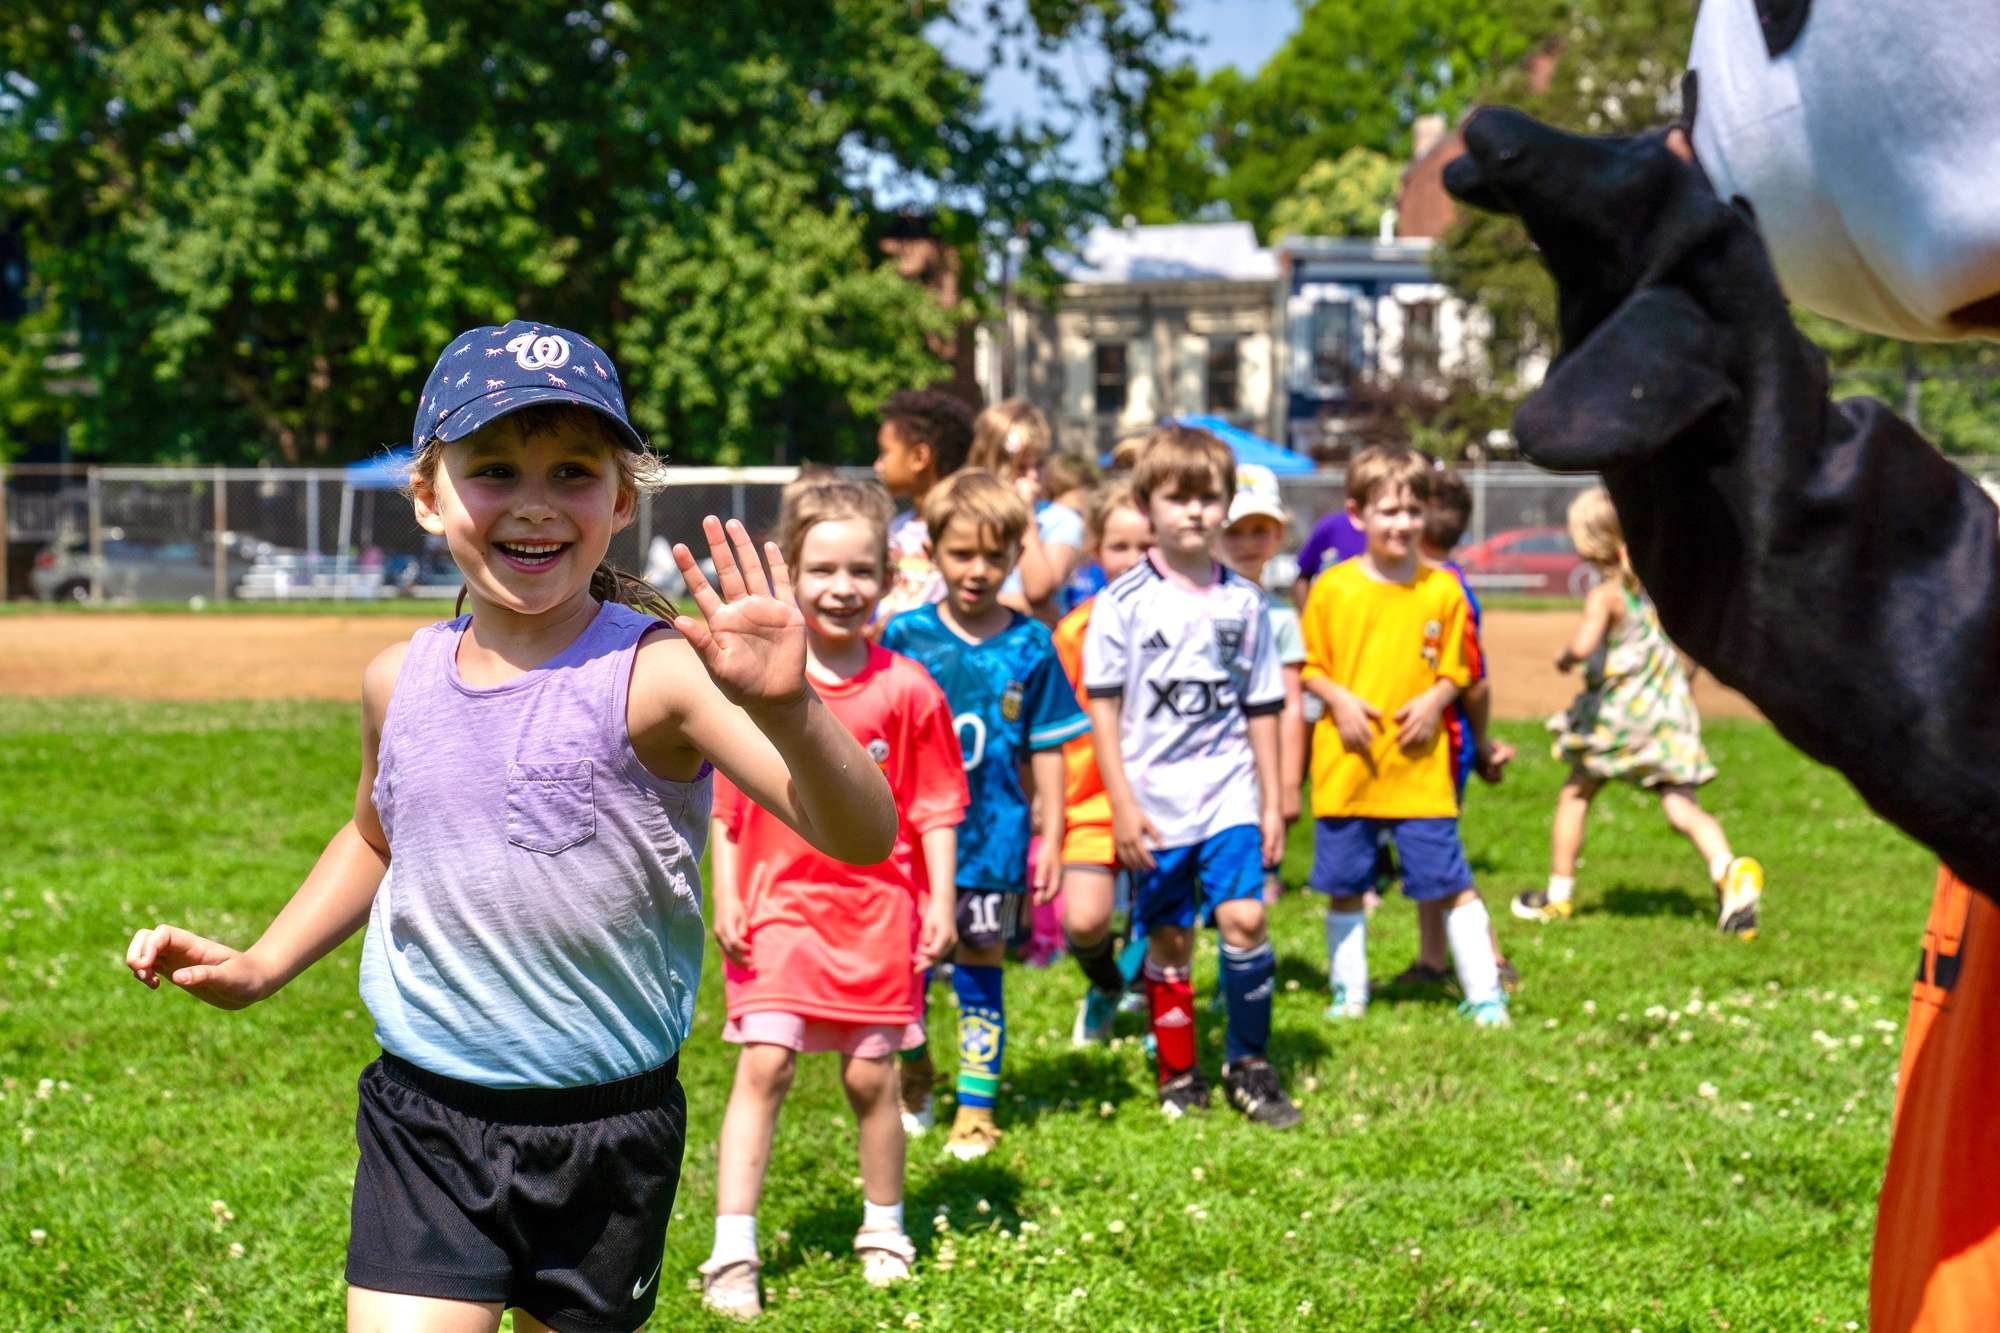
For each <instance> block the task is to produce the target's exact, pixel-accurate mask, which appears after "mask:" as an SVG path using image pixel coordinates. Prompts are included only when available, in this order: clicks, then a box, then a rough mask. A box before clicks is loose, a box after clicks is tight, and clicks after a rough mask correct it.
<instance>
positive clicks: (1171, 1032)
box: [1083, 426, 1300, 1128]
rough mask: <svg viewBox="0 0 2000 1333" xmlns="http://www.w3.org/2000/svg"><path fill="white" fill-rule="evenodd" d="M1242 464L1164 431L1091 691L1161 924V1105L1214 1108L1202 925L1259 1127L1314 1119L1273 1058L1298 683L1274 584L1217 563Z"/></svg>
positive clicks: (1143, 882)
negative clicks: (1207, 1071)
mask: <svg viewBox="0 0 2000 1333" xmlns="http://www.w3.org/2000/svg"><path fill="white" fill-rule="evenodd" d="M1235 489H1236V460H1235V458H1234V456H1233V455H1231V453H1230V452H1229V449H1228V446H1226V445H1224V444H1223V443H1222V442H1221V441H1220V440H1218V439H1216V438H1215V437H1214V436H1213V435H1211V434H1209V433H1208V432H1207V431H1204V430H1196V429H1191V428H1189V427H1185V426H1163V427H1161V428H1160V429H1159V430H1156V431H1155V432H1154V433H1153V436H1152V438H1151V439H1150V440H1149V441H1148V442H1147V444H1146V447H1145V449H1144V451H1143V452H1142V453H1141V454H1140V457H1139V464H1138V466H1137V468H1136V469H1134V471H1133V474H1132V490H1133V493H1134V494H1135V495H1136V496H1137V497H1138V498H1139V500H1140V502H1141V503H1143V504H1144V505H1145V506H1146V512H1147V517H1148V518H1149V519H1150V520H1151V521H1152V525H1153V539H1154V543H1155V545H1154V547H1153V551H1152V553H1151V554H1150V555H1149V556H1148V557H1147V558H1146V559H1145V560H1143V561H1141V562H1140V563H1139V564H1138V565H1136V566H1134V567H1133V568H1132V569H1131V570H1129V571H1127V572H1126V573H1125V574H1124V575H1123V576H1122V577H1120V578H1119V579H1118V580H1117V581H1115V582H1114V583H1112V584H1111V586H1110V587H1108V588H1106V589H1105V590H1104V591H1103V592H1102V593H1100V594H1099V595H1098V598H1097V603H1096V607H1097V609H1096V611H1095V612H1094V613H1093V614H1092V616H1091V619H1090V628H1089V630H1088V632H1087V633H1086V635H1085V637H1084V649H1083V660H1084V688H1085V691H1086V693H1087V694H1088V695H1089V698H1090V717H1091V723H1092V727H1093V730H1094V731H1095V733H1096V737H1097V762H1098V768H1099V771H1100V773H1101V775H1102V777H1103V779H1104V790H1105V793H1106V795H1108V796H1109V797H1110V800H1111V825H1112V840H1113V842H1114V844H1115V845H1116V848H1117V852H1118V859H1119V862H1120V863H1121V864H1123V865H1125V866H1126V867H1128V868H1129V869H1131V870H1132V871H1133V873H1134V878H1135V880H1136V883H1135V885H1134V892H1133V915H1134V918H1135V921H1136V922H1138V923H1143V924H1144V925H1145V926H1146V930H1147V940H1148V944H1147V958H1146V993H1147V998H1148V1000H1149V1002H1150V1004H1151V1008H1152V1016H1153V1035H1154V1039H1155V1041H1156V1042H1157V1044H1158V1051H1159V1088H1160V1107H1161V1109H1162V1110H1163V1111H1165V1112H1166V1113H1167V1114H1168V1115H1169V1116H1172V1117H1175V1118H1178V1117H1179V1116H1181V1115H1182V1114H1184V1113H1186V1112H1188V1111H1190V1110H1196V1109H1201V1108H1205V1107H1206V1106H1207V1105H1208V1096H1209V1094H1208V1084H1207V1082H1206V1080H1205V1079H1204V1078H1203V1077H1202V1073H1201V1070H1200V1068H1199V1066H1197V1064H1196V1063H1195V1041H1194V992H1193V988H1192V987H1191V985H1190V984H1189V975H1188V964H1189V961H1190V959H1191V958H1192V956H1193V951H1194V927H1195V925H1196V923H1197V922H1207V921H1212V922H1214V923H1215V925H1216V927H1217V929H1218V930H1219V931H1220V933H1221V935H1222V985H1223V991H1224V994H1225V996H1226V1000H1227V1006H1228V1011H1229V1021H1228V1027H1227V1029H1226V1036H1225V1039H1224V1050H1225V1056H1224V1062H1223V1067H1222V1081H1223V1087H1224V1089H1225V1091H1226V1092H1227V1094H1228V1097H1229V1100H1230V1102H1231V1103H1232V1104H1233V1105H1235V1106H1236V1107H1237V1109H1239V1110H1241V1111H1242V1112H1243V1113H1244V1114H1245V1115H1247V1116H1249V1117H1250V1119H1252V1120H1254V1121H1256V1122H1258V1123H1259V1124H1265V1125H1270V1126H1272V1127H1274V1128H1288V1127H1290V1126H1292V1125H1296V1124H1298V1123H1299V1118H1300V1117H1299V1112H1298V1108H1297V1107H1295V1106H1293V1105H1292V1103H1291V1100H1290V1099H1289V1098H1288V1097H1286V1096H1285V1092H1284V1089H1283V1088H1282V1087H1281V1086H1280V1085H1279V1082H1278V1076H1277V1072H1276V1071H1275V1070H1274V1069H1272V1067H1271V1062H1270V1059H1269V1056H1268V1054H1267V1048H1268V1045H1269V1042H1270V1035H1271V996H1272V992H1273V990H1274V989H1275V986H1274V982H1275V975H1276V959H1275V956H1274V955H1273V953H1272V950H1271V941H1270V937H1269V934H1268V933H1267V930H1266V926H1265V920H1264V873H1265V871H1266V869H1267V868H1268V867H1270V866H1273V865H1275V864H1277V861H1278V858H1279V856H1280V855H1281V854H1282V853H1283V851H1284V839H1285V824H1284V819H1283V817H1282V816H1281V814H1280V812H1279V806H1278V714H1279V713H1280V712H1281V711H1282V710H1283V708H1284V705H1285V693H1284V681H1283V678H1282V676H1281V675H1280V673H1279V668H1278V653H1277V647H1276V644H1275V643H1274V641H1273V637H1272V633H1271V621H1270V616H1269V615H1268V614H1267V613H1266V611H1265V603H1264V592H1263V589H1261V588H1259V587H1257V586H1256V585H1255V584H1253V583H1251V582H1250V581H1249V580H1248V579H1245V578H1242V577H1241V576H1239V575H1236V574H1232V573H1231V572H1229V570H1228V569H1226V568H1224V567H1223V566H1221V565H1219V564H1217V563H1216V561H1215V557H1214V554H1213V547H1214V543H1215V539H1216V535H1217V533H1218V532H1220V530H1221V528H1222V524H1223V518H1224V515H1225V514H1226V512H1227V509H1228V505H1229V499H1230V496H1231V494H1232V493H1233V492H1234V491H1235Z"/></svg>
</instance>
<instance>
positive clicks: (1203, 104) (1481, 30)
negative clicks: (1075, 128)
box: [1112, 0, 1548, 236]
mask: <svg viewBox="0 0 2000 1333" xmlns="http://www.w3.org/2000/svg"><path fill="white" fill-rule="evenodd" d="M1547 2H1548V0H1534V5H1535V6H1536V7H1539V6H1541V5H1542V4H1544V3H1547ZM1520 8H1521V7H1520V6H1495V5H1492V4H1490V3H1486V2H1485V0H1315V2H1314V3H1312V4H1309V5H1307V6H1306V7H1305V8H1304V10H1303V11H1302V13H1301V15H1300V19H1299V27H1298V30H1297V31H1296V32H1294V33H1293V34H1292V36H1291V37H1290V38H1289V39H1288V40H1287V41H1286V43H1285V44H1284V46H1283V47H1281V48H1280V49H1279V50H1278V52H1277V54H1275V55H1274V56H1272V57H1271V59H1270V60H1269V61H1268V62H1267V63H1266V64H1265V66H1264V67H1263V69H1261V70H1259V71H1258V72H1257V73H1256V75H1255V76H1253V77H1250V78H1244V77H1242V76H1240V75H1238V74H1236V73H1235V72H1234V71H1232V70H1220V71H1217V73H1216V74H1214V75H1212V76H1211V77H1210V78H1209V79H1207V80H1206V81H1196V82H1195V83H1194V85H1193V86H1188V84H1187V80H1188V77H1189V76H1187V75H1181V76H1178V80H1179V81H1178V82H1177V83H1175V84H1173V85H1162V87H1161V90H1160V92H1159V95H1158V96H1156V98H1155V99H1154V100H1153V101H1152V102H1151V103H1150V104H1149V105H1148V106H1147V107H1146V108H1145V111H1146V112H1147V114H1146V115H1145V116H1142V117H1141V122H1140V128H1139V130H1138V132H1137V137H1136V139H1135V142H1134V143H1133V145H1132V147H1131V149H1130V151H1129V152H1128V154H1127V156H1126V158H1125V159H1124V160H1123V161H1122V162H1120V164H1119V168H1118V170H1117V171H1116V172H1115V173H1114V186H1115V190H1114V198H1113V205H1112V207H1113V211H1114V212H1129V213H1132V214H1134V215H1135V216H1137V217H1139V218H1141V219H1143V220H1160V221H1165V220H1168V219H1169V218H1174V217H1189V216H1194V215H1195V214H1197V213H1200V212H1203V211H1205V210H1209V209H1213V208H1215V207H1216V206H1221V207H1223V208H1226V210H1227V212H1228V214H1229V216H1232V217H1235V218H1238V219H1242V220H1245V221H1249V222H1252V223H1255V224H1256V226H1257V229H1258V232H1259V234H1260V235H1266V236H1268V235H1270V234H1272V232H1273V228H1274V210H1275V209H1276V208H1277V206H1278V204H1279V202H1280V201H1281V200H1284V199H1286V198H1287V197H1289V196H1291V195H1293V194H1294V193H1295V191H1297V189H1298V188H1299V185H1300V181H1301V179H1302V178H1303V177H1304V176H1305V175H1306V173H1307V172H1308V171H1310V170H1312V169H1313V168H1314V167H1315V166H1316V165H1318V164H1321V163H1329V162H1337V161H1338V160H1339V159H1340V157H1341V155H1342V154H1344V153H1346V152H1347V151H1348V150H1349V149H1351V148H1367V149H1371V150H1373V151H1375V152H1377V153H1381V154H1385V155H1387V156H1388V157H1390V158H1392V159H1395V160H1401V159H1403V158H1404V157H1406V156H1407V154H1408V152H1409V130H1410V126H1411V124H1412V122H1413V121H1415V119H1416V118H1417V117H1418V116H1421V115H1425V114H1428V113H1431V112H1439V113H1443V114H1444V115H1446V116H1447V117H1455V116H1456V115H1457V114H1458V113H1459V112H1461V111H1462V110H1463V109H1464V108H1465V107H1466V106H1468V105H1469V104H1470V101H1471V98H1472V95H1473V93H1474V91H1475V89H1476V88H1477V87H1478V85H1479V84H1480V83H1481V82H1482V81H1483V80H1484V79H1485V78H1486V77H1487V76H1488V75H1489V73H1490V72H1491V71H1492V70H1494V69H1496V68H1498V67H1501V66H1504V65H1506V64H1509V63H1511V62H1513V61H1516V60H1518V59H1519V58H1520V57H1521V56H1522V55H1524V54H1525V53H1526V52H1527V51H1528V49H1529V47H1530V45H1531V43H1532V42H1533V41H1534V40H1535V39H1536V38H1537V37H1539V36H1540V35H1541V33H1542V32H1543V30H1544V29H1543V27H1542V25H1541V24H1540V23H1537V22H1532V21H1531V22H1527V23H1523V22H1522V15H1521V12H1520ZM1531 17H1532V15H1531ZM1204 186H1205V188H1204Z"/></svg>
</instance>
